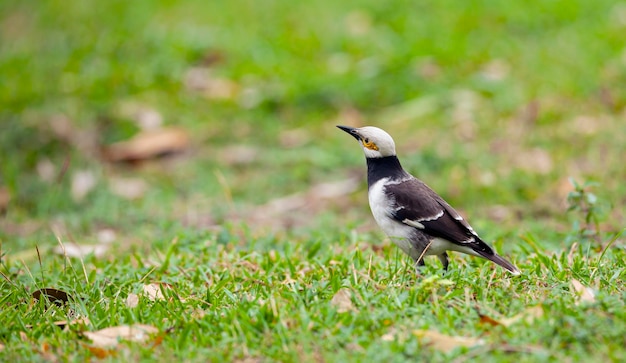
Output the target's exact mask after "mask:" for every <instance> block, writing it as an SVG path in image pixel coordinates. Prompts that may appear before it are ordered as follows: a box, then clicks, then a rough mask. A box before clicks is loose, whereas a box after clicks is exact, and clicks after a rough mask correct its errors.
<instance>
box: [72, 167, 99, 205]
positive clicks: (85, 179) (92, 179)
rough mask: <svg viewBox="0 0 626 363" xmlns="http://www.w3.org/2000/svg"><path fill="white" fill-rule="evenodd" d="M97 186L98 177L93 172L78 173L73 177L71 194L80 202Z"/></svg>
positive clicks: (83, 171)
mask: <svg viewBox="0 0 626 363" xmlns="http://www.w3.org/2000/svg"><path fill="white" fill-rule="evenodd" d="M96 184H97V180H96V176H95V175H94V174H93V172H92V171H89V170H82V171H77V172H75V173H74V175H72V186H71V194H72V199H74V200H75V201H77V202H79V201H81V200H83V199H84V198H85V197H86V196H87V194H89V192H91V191H92V190H93V188H95V186H96Z"/></svg>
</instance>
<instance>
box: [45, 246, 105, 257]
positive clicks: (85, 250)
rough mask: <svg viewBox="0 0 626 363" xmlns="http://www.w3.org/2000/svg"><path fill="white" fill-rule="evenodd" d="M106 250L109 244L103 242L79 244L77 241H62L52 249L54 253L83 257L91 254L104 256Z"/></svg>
mask: <svg viewBox="0 0 626 363" xmlns="http://www.w3.org/2000/svg"><path fill="white" fill-rule="evenodd" d="M108 250H109V246H108V245H104V244H98V245H79V244H77V243H64V244H63V245H61V246H56V247H55V248H54V250H53V251H54V253H56V254H59V255H61V256H67V257H74V258H84V257H86V256H88V255H90V254H93V255H94V256H95V257H97V258H99V257H102V256H104V255H105V253H106V252H107V251H108Z"/></svg>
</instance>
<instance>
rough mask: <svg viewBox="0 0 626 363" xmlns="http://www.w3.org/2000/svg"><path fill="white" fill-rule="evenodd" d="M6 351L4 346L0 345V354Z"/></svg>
mask: <svg viewBox="0 0 626 363" xmlns="http://www.w3.org/2000/svg"><path fill="white" fill-rule="evenodd" d="M3 350H4V344H2V343H0V352H2V351H3Z"/></svg>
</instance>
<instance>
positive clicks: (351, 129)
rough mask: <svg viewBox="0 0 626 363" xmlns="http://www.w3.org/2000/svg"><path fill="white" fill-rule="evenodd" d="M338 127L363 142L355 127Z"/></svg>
mask: <svg viewBox="0 0 626 363" xmlns="http://www.w3.org/2000/svg"><path fill="white" fill-rule="evenodd" d="M337 127H338V128H340V129H342V130H343V131H345V132H347V133H349V134H350V135H352V137H354V138H355V139H357V140H361V136H359V134H358V133H357V130H356V129H355V128H354V127H348V126H341V125H337Z"/></svg>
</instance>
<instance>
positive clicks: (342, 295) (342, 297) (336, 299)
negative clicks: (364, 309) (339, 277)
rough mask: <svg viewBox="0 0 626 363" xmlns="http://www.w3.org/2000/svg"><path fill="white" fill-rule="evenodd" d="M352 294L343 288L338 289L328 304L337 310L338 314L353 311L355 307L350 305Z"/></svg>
mask: <svg viewBox="0 0 626 363" xmlns="http://www.w3.org/2000/svg"><path fill="white" fill-rule="evenodd" d="M351 296H352V294H351V293H350V290H349V289H347V288H345V287H343V288H341V289H339V291H337V292H336V293H335V295H334V296H333V298H332V299H331V300H330V304H331V305H332V306H334V307H335V308H336V309H337V312H338V313H347V312H348V311H355V310H356V309H355V307H354V305H353V304H352V299H351Z"/></svg>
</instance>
